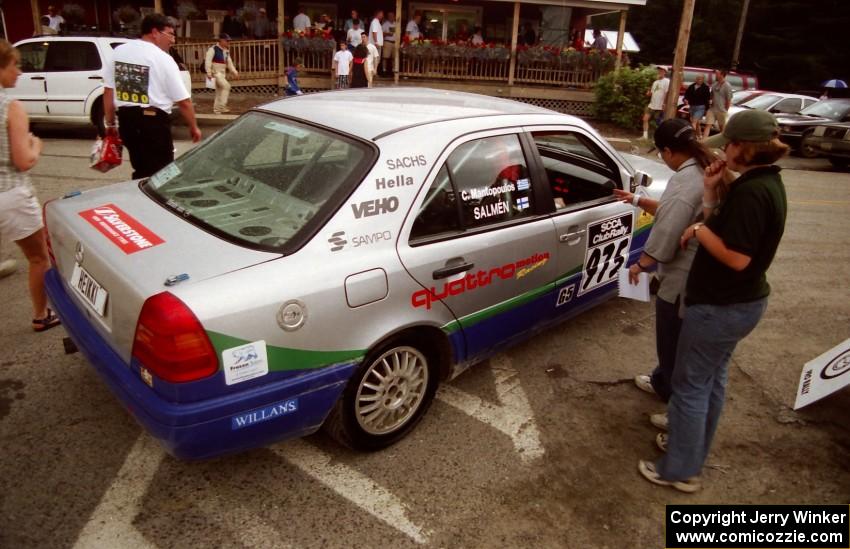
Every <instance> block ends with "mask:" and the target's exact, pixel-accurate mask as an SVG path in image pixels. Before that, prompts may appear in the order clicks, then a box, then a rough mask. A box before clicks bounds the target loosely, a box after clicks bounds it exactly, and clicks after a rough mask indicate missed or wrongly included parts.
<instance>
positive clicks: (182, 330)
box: [133, 292, 218, 383]
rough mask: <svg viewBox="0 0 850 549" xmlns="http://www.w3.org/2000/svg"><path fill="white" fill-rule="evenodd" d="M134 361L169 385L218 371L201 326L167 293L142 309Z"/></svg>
mask: <svg viewBox="0 0 850 549" xmlns="http://www.w3.org/2000/svg"><path fill="white" fill-rule="evenodd" d="M133 357H134V358H136V359H137V360H138V361H139V362H140V363H141V365H142V366H144V367H145V368H147V369H148V370H150V371H151V372H152V373H153V374H154V375H156V376H157V377H159V378H160V379H163V380H165V381H169V382H171V383H182V382H186V381H195V380H198V379H201V378H205V377H209V376H211V375H213V374H214V373H215V372H216V371H218V357H217V356H216V353H215V349H213V346H212V343H210V338H209V337H207V333H206V332H205V331H204V328H203V326H201V323H200V322H199V321H198V318H197V317H196V316H195V314H194V313H193V312H192V310H191V309H189V307H187V306H186V304H185V303H183V302H182V301H180V300H179V299H178V298H177V297H175V296H174V294H172V293H170V292H162V293H160V294H156V295H155V296H152V297H150V298H148V299H147V301H145V304H144V305H143V306H142V312H141V314H140V315H139V322H138V324H137V325H136V337H135V339H134V341H133Z"/></svg>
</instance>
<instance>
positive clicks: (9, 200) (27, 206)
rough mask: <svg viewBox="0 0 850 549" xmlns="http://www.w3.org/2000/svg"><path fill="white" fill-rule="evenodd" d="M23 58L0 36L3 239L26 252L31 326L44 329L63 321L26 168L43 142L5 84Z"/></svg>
mask: <svg viewBox="0 0 850 549" xmlns="http://www.w3.org/2000/svg"><path fill="white" fill-rule="evenodd" d="M19 60H20V55H19V54H18V51H17V50H16V49H15V48H14V47H13V46H12V44H10V43H9V42H7V41H6V40H3V39H0V127H2V131H0V239H2V240H5V241H7V242H8V241H10V240H11V241H13V242H15V243H16V244H17V245H18V246H19V247H20V248H21V251H23V252H24V256H26V258H27V263H28V264H29V274H28V282H29V291H30V300H31V301H32V311H33V314H32V329H33V330H34V331H36V332H43V331H44V330H49V329H50V328H53V327H54V326H58V325H59V324H60V322H59V318H58V317H57V316H56V314H54V313H53V311H51V310H50V309H49V308H48V307H47V294H46V293H45V291H44V275H45V273H46V272H47V270H48V269H49V268H50V260H49V258H48V255H47V241H46V239H45V236H44V225H43V224H42V217H41V206H40V205H39V203H38V199H37V198H36V197H35V191H34V190H33V187H32V183H31V182H30V177H29V174H28V173H27V172H28V171H29V170H31V169H32V168H33V167H34V166H35V164H36V162H38V157H39V156H40V155H41V149H42V142H41V139H39V138H38V137H36V136H34V135H33V134H32V133H30V128H29V119H28V118H27V112H26V110H25V109H24V107H23V105H21V103H20V101H18V100H16V99H12V98H11V97H9V96H8V95H6V88H12V87H14V86H15V83H16V82H17V80H18V76H20V75H21V70H20V68H19V67H18V62H19ZM7 267H8V266H7Z"/></svg>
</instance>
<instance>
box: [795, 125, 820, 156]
mask: <svg viewBox="0 0 850 549" xmlns="http://www.w3.org/2000/svg"><path fill="white" fill-rule="evenodd" d="M797 152H799V153H800V156H802V157H803V158H817V156H818V149H817V148H816V147H815V146H814V145H812V132H811V131H808V132H806V133H804V134H803V137H801V138H800V148H799V149H798V151H797Z"/></svg>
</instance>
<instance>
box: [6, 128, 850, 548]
mask: <svg viewBox="0 0 850 549" xmlns="http://www.w3.org/2000/svg"><path fill="white" fill-rule="evenodd" d="M37 131H38V132H39V133H40V134H41V135H42V136H43V137H44V138H45V150H44V155H43V157H42V159H41V161H40V162H39V164H38V165H37V167H36V168H35V170H34V172H33V175H34V178H33V179H34V183H35V186H36V188H37V191H38V194H39V196H40V198H41V199H42V200H47V199H50V198H53V197H57V196H61V195H62V194H64V193H66V192H68V191H71V190H74V189H88V188H92V187H96V186H101V185H105V184H108V183H110V182H115V181H119V180H122V179H126V178H128V177H129V173H130V169H129V166H128V165H127V163H125V165H123V166H122V167H121V168H119V169H117V170H114V171H112V172H109V173H107V174H100V173H98V172H94V171H92V170H90V169H88V167H87V154H88V150H89V148H90V146H91V139H92V135H90V134H89V133H88V132H86V131H68V130H65V129H55V128H51V129H39V130H37ZM181 131H185V130H181ZM184 137H185V136H184ZM190 146H191V143H189V142H187V141H185V140H183V141H180V142H179V143H178V151H183V150H185V149H186V148H188V147H190ZM782 163H783V165H784V166H785V167H786V169H785V171H784V172H783V177H784V180H785V183H786V187H787V190H788V196H789V203H790V205H789V218H788V223H787V228H786V234H785V237H784V239H783V242H782V245H781V246H780V249H779V253H778V256H777V258H776V261H775V263H774V266H773V267H772V269H771V271H770V272H769V273H768V277H769V280H770V282H771V284H772V287H773V293H772V296H771V299H770V305H769V309H768V312H767V315H766V317H765V318H764V319H763V321H762V322H761V324H760V325H759V327H758V328H757V329H756V331H755V332H754V333H753V334H752V335H751V336H750V337H749V338H748V339H746V340H745V341H744V342H743V343H742V344H741V345H740V346H739V348H738V350H737V352H736V354H735V356H734V358H733V363H732V365H731V367H730V385H729V391H728V395H729V396H728V401H727V406H726V410H725V414H724V416H723V418H722V420H721V424H720V429H719V432H718V437H717V441H716V444H715V447H714V450H713V452H712V454H711V456H710V457H709V464H708V467H707V468H706V471H705V476H704V484H705V489H704V490H703V491H702V492H700V493H698V494H695V495H684V494H680V493H678V492H675V491H672V490H670V489H666V488H661V487H656V486H653V485H650V484H649V483H647V482H646V481H644V480H643V479H642V478H641V477H640V476H639V475H638V473H637V470H636V464H637V461H638V459H641V458H650V457H655V456H656V455H657V451H656V450H655V448H654V444H653V438H654V436H655V430H654V429H653V428H652V426H651V425H650V424H649V422H648V420H647V414H649V413H653V412H657V411H660V410H661V409H662V406H661V404H660V403H659V402H658V401H656V400H654V399H653V398H652V397H651V396H650V395H647V394H645V393H642V392H640V391H638V390H637V389H636V388H635V387H634V385H633V384H632V381H631V379H632V378H633V376H634V375H635V374H637V373H645V372H648V371H649V370H650V369H651V368H652V366H653V364H654V348H655V347H654V335H653V333H654V332H653V330H654V327H653V323H654V318H653V309H652V308H651V306H649V305H647V304H643V303H638V302H632V301H626V300H620V299H615V300H612V301H610V302H608V303H607V304H605V305H603V306H601V307H598V308H596V309H594V310H592V311H589V312H588V313H585V314H583V315H581V316H580V317H578V318H576V319H574V320H572V321H569V322H567V323H565V324H563V325H561V326H559V327H558V328H555V329H552V330H549V331H547V332H544V333H543V334H541V335H539V336H537V337H535V338H534V339H532V340H530V341H527V342H525V343H524V344H522V345H520V346H518V347H515V348H514V349H512V350H511V351H509V352H507V353H502V354H500V355H497V356H496V357H494V358H493V359H492V360H490V361H489V362H488V363H484V364H481V365H478V366H477V367H476V368H473V369H470V370H469V371H468V372H466V373H464V374H463V375H462V376H461V377H459V378H458V379H457V380H455V381H454V382H452V383H451V384H449V385H447V386H444V387H443V388H441V390H440V392H439V393H438V397H437V400H436V401H435V403H434V405H433V406H432V408H431V410H430V411H429V413H428V415H427V416H426V417H425V419H424V420H423V421H422V423H421V424H420V425H419V427H418V428H417V429H416V430H415V431H414V432H413V433H412V434H411V436H410V437H408V438H407V439H405V440H403V441H402V442H400V443H399V444H397V445H395V446H393V447H391V448H389V449H387V450H385V451H382V452H377V453H373V454H358V453H355V452H352V451H349V450H346V449H344V448H341V447H339V446H338V445H336V444H335V443H334V442H333V441H331V440H330V439H329V438H328V437H326V436H325V435H323V434H318V435H314V436H311V437H308V438H306V439H303V440H295V441H288V442H284V443H280V444H276V445H274V446H271V447H268V448H262V449H257V450H253V451H250V452H246V453H243V454H240V455H236V456H229V457H224V458H219V459H214V460H210V461H205V462H198V463H187V462H180V461H177V460H175V459H173V458H171V457H168V456H166V455H165V454H164V453H163V452H162V451H161V450H160V449H159V448H158V446H157V445H156V443H155V442H154V441H153V440H152V439H151V438H149V437H148V436H147V435H145V434H143V433H142V431H141V429H140V428H139V427H138V426H137V425H136V424H135V423H134V421H133V420H132V418H131V417H130V416H129V415H128V413H127V412H126V411H125V410H123V409H122V408H121V406H120V405H119V403H118V402H117V400H115V399H114V398H113V397H112V395H111V394H110V393H109V391H108V390H107V389H106V387H105V386H104V385H103V384H102V383H101V382H100V381H99V379H98V378H97V376H96V375H95V373H94V372H93V370H91V369H90V368H89V367H88V365H87V364H86V362H85V360H84V359H83V358H82V357H81V356H80V355H79V354H76V355H65V354H64V352H63V348H62V337H63V336H64V334H63V330H62V329H61V328H58V329H54V330H52V331H50V332H47V333H45V334H35V333H33V332H31V330H30V328H29V322H28V316H29V301H28V298H27V296H26V293H25V285H26V282H25V274H24V273H23V272H22V271H21V270H19V271H18V272H17V273H15V274H14V275H12V276H10V277H7V278H4V279H2V280H0V302H2V303H3V305H4V309H5V311H6V312H5V314H4V315H3V316H2V319H0V326H2V329H0V346H2V348H3V349H4V350H5V352H4V353H3V357H2V358H0V442H2V448H3V451H2V452H0V468H2V470H3V471H4V474H3V475H2V476H0V547H109V548H115V547H121V548H124V547H191V546H210V547H354V546H359V547H378V546H384V547H420V546H425V547H493V546H534V547H610V548H620V547H659V546H662V545H663V541H662V540H663V534H662V532H663V527H664V519H663V517H664V506H665V504H668V503H713V504H714V503H730V504H731V503H762V504H781V503H789V504H790V503H847V502H848V501H850V474H848V467H847V463H848V456H849V455H850V424H848V422H847V413H846V411H847V410H848V409H850V389H845V390H844V391H842V392H840V393H837V394H835V395H832V396H831V397H829V398H827V399H824V400H823V401H820V402H818V403H816V404H813V405H811V406H809V407H807V408H804V409H803V410H800V411H797V412H795V411H793V410H792V408H791V407H792V405H793V401H794V396H795V392H796V389H797V384H798V381H799V376H800V371H801V368H802V365H803V364H804V363H805V362H807V361H808V360H811V359H812V358H814V357H816V356H818V355H819V354H821V353H822V352H824V351H826V350H827V349H829V348H831V347H833V346H834V345H836V344H838V343H840V342H841V341H843V340H845V339H847V338H848V337H850V173H848V172H847V171H844V172H838V171H833V170H831V168H830V166H829V163H828V162H826V161H825V160H818V159H816V160H806V159H802V158H798V157H791V158H788V159H785V160H783V161H782ZM2 253H3V256H4V257H6V256H11V257H16V258H18V259H19V260H21V254H20V252H19V251H17V250H16V249H14V248H13V247H12V246H10V245H9V244H8V243H4V244H3V250H2Z"/></svg>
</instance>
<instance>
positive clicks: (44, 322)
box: [32, 309, 62, 332]
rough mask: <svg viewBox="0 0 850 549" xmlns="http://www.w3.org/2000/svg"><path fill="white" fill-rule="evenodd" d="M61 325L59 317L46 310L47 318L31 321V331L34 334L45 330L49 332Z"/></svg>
mask: <svg viewBox="0 0 850 549" xmlns="http://www.w3.org/2000/svg"><path fill="white" fill-rule="evenodd" d="M60 324H62V321H61V320H59V317H58V316H56V313H54V312H53V311H51V310H50V309H47V316H46V317H44V318H34V319H32V329H33V331H35V332H44V331H45V330H49V329H50V328H54V327H56V326H59V325H60Z"/></svg>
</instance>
